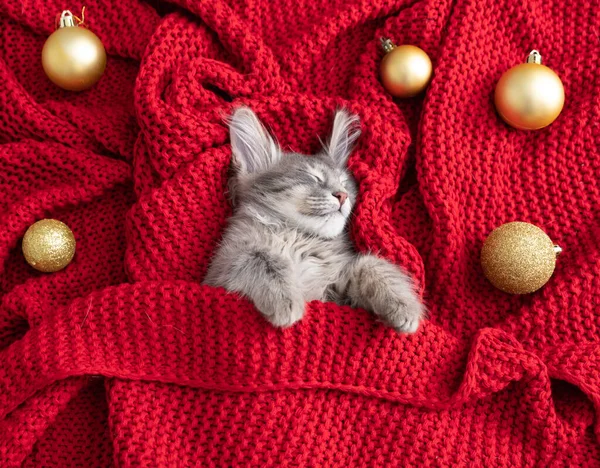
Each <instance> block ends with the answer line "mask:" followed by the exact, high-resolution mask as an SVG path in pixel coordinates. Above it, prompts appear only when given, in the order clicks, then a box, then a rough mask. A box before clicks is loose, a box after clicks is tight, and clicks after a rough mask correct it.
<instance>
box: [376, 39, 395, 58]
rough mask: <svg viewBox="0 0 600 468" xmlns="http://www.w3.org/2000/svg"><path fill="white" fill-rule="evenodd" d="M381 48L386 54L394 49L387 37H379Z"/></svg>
mask: <svg viewBox="0 0 600 468" xmlns="http://www.w3.org/2000/svg"><path fill="white" fill-rule="evenodd" d="M379 40H380V41H381V48H382V49H383V51H384V52H385V53H386V54H389V53H390V52H391V51H392V50H394V48H395V47H396V46H395V45H394V43H393V42H392V40H391V39H390V38H389V37H380V38H379Z"/></svg>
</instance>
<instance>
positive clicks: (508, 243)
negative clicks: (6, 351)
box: [481, 221, 561, 294]
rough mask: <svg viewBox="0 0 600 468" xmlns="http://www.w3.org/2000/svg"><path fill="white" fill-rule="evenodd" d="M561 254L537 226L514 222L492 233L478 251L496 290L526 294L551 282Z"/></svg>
mask: <svg viewBox="0 0 600 468" xmlns="http://www.w3.org/2000/svg"><path fill="white" fill-rule="evenodd" d="M560 252H561V249H560V247H558V246H555V245H554V244H553V243H552V241H551V240H550V238H549V237H548V236H547V235H546V233H545V232H544V231H542V230H541V229H540V228H539V227H537V226H534V225H533V224H529V223H522V222H518V221H517V222H512V223H506V224H503V225H502V226H500V227H498V228H496V229H495V230H494V231H492V233H491V234H490V235H489V236H488V238H487V239H486V240H485V242H484V244H483V248H482V249H481V266H482V268H483V273H484V274H485V276H486V277H487V279H489V280H490V282H491V283H492V284H493V285H494V286H496V287H497V288H498V289H501V290H502V291H504V292H507V293H510V294H529V293H532V292H534V291H537V290H538V289H540V288H541V287H542V286H544V284H546V282H547V281H548V280H549V279H550V277H551V276H552V273H553V272H554V267H555V265H556V256H557V255H558V254H559V253H560Z"/></svg>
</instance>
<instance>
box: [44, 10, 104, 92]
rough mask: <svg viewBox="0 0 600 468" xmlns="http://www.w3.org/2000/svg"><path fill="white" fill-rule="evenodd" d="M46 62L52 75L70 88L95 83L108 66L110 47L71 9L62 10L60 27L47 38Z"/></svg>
mask: <svg viewBox="0 0 600 468" xmlns="http://www.w3.org/2000/svg"><path fill="white" fill-rule="evenodd" d="M42 66H43V67H44V71H45V72H46V75H48V78H50V80H51V81H52V82H53V83H54V84H56V85H57V86H60V87H61V88H63V89H66V90H68V91H82V90H84V89H88V88H90V87H92V86H93V85H94V84H96V82H97V81H98V80H99V79H100V77H101V76H102V74H103V73H104V69H105V68H106V51H105V50H104V46H103V45H102V42H101V41H100V39H98V36H96V35H95V34H94V33H93V32H92V31H90V30H89V29H86V28H84V27H82V26H77V25H76V24H75V22H74V21H73V14H72V13H71V12H70V11H69V10H65V11H63V12H62V14H61V16H60V23H59V26H58V29H57V30H56V31H54V32H53V33H52V34H51V35H50V37H49V38H48V39H47V40H46V43H45V44H44V48H43V50H42Z"/></svg>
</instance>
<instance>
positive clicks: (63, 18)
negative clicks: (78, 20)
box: [58, 10, 77, 28]
mask: <svg viewBox="0 0 600 468" xmlns="http://www.w3.org/2000/svg"><path fill="white" fill-rule="evenodd" d="M75 26H77V25H76V24H75V21H74V20H73V13H71V12H70V11H69V10H65V11H63V12H62V13H61V14H60V21H59V23H58V27H59V28H74V27H75Z"/></svg>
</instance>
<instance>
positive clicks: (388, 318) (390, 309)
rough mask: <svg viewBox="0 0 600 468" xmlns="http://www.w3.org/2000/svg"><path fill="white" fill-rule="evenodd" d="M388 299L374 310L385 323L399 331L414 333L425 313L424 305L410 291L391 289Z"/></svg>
mask: <svg viewBox="0 0 600 468" xmlns="http://www.w3.org/2000/svg"><path fill="white" fill-rule="evenodd" d="M391 296H392V297H391V298H390V301H389V302H387V303H386V304H385V305H383V307H382V310H376V311H375V313H376V314H377V315H379V316H380V317H381V318H382V319H383V320H384V321H385V322H386V323H388V324H389V325H390V326H391V327H392V328H394V329H395V330H397V331H399V332H400V333H415V332H416V331H417V329H418V328H419V323H420V322H421V320H422V319H423V316H424V314H425V307H424V306H423V304H422V303H421V301H420V300H419V298H418V296H417V295H416V294H415V293H414V292H413V291H412V290H409V291H393V292H392V295H391Z"/></svg>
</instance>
